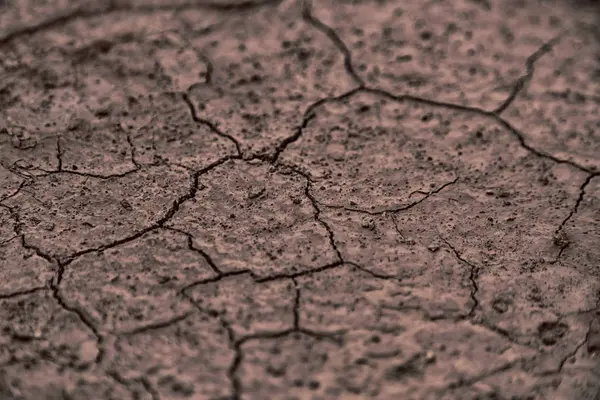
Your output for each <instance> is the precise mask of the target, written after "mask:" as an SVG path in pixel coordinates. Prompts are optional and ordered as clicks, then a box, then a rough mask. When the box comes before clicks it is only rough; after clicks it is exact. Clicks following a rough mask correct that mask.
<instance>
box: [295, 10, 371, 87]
mask: <svg viewBox="0 0 600 400" xmlns="http://www.w3.org/2000/svg"><path fill="white" fill-rule="evenodd" d="M302 18H304V20H305V21H307V22H308V23H309V24H311V25H312V26H313V27H314V28H316V29H318V30H319V31H321V32H323V34H325V35H326V36H327V37H328V38H329V39H330V40H331V41H332V42H333V43H334V44H335V45H336V47H337V48H338V49H339V51H340V52H341V53H342V54H343V55H344V68H346V72H347V73H348V75H350V76H351V77H352V79H353V80H354V82H355V83H356V84H357V85H358V86H360V87H362V86H365V83H364V81H363V80H362V78H361V77H360V76H359V75H358V74H357V73H356V71H354V66H353V65H352V53H350V50H349V49H348V46H346V44H345V43H344V42H343V41H342V39H340V37H339V35H338V34H337V33H336V32H335V30H334V29H332V28H331V27H329V26H327V25H325V24H324V23H323V22H321V21H320V20H319V19H318V18H317V17H316V16H315V15H314V14H313V11H312V0H302Z"/></svg>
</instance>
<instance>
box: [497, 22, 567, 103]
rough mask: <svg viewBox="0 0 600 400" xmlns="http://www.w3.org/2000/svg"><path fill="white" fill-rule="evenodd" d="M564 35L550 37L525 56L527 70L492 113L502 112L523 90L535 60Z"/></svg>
mask: <svg viewBox="0 0 600 400" xmlns="http://www.w3.org/2000/svg"><path fill="white" fill-rule="evenodd" d="M563 35H564V33H563V34H561V35H558V36H555V37H553V38H552V39H550V40H549V41H547V42H546V43H544V44H543V45H542V46H541V47H540V48H539V49H538V50H537V51H535V53H533V54H532V55H530V56H529V57H528V58H527V61H526V62H525V65H526V67H527V72H526V73H525V75H523V76H521V77H519V79H517V81H516V83H515V85H514V86H513V88H512V90H511V92H510V95H509V96H508V98H507V99H506V100H504V102H503V103H502V104H501V105H500V106H498V108H496V109H495V110H494V111H493V113H494V114H498V115H500V114H502V113H503V112H504V111H505V110H506V109H507V108H508V107H510V105H511V104H512V103H513V101H514V100H515V98H516V97H517V96H518V95H519V93H521V91H523V90H524V89H525V88H526V85H527V83H529V81H530V80H531V79H532V77H533V74H534V72H535V63H536V61H537V60H539V59H540V58H542V57H543V56H544V55H545V54H547V53H550V52H551V51H552V49H553V47H554V46H555V45H556V44H557V43H558V42H560V40H561V39H562V36H563Z"/></svg>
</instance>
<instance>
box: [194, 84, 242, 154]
mask: <svg viewBox="0 0 600 400" xmlns="http://www.w3.org/2000/svg"><path fill="white" fill-rule="evenodd" d="M183 100H184V101H185V104H187V106H188V108H189V109H190V113H191V115H192V119H193V120H194V121H195V122H197V123H198V124H202V125H205V126H207V127H208V128H209V129H210V130H211V131H212V132H214V133H215V134H216V135H218V136H221V137H223V138H225V139H227V140H229V141H230V142H232V143H233V145H234V146H235V149H236V152H237V156H238V157H241V156H242V151H241V150H240V149H241V147H240V144H239V142H238V141H237V139H236V138H234V137H233V136H231V135H228V134H226V133H224V132H221V131H220V130H219V129H218V128H217V127H216V126H215V124H213V123H212V122H210V121H208V120H206V119H203V118H200V117H199V116H198V114H196V109H195V108H194V104H193V103H192V101H191V100H190V98H189V96H188V95H187V93H184V94H183Z"/></svg>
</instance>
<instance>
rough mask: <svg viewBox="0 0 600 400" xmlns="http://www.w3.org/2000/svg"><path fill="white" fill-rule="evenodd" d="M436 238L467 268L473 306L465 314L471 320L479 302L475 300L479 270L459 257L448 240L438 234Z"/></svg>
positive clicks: (458, 253)
mask: <svg viewBox="0 0 600 400" xmlns="http://www.w3.org/2000/svg"><path fill="white" fill-rule="evenodd" d="M438 237H439V238H440V240H441V241H443V242H444V243H445V244H446V246H448V248H449V249H450V250H451V251H452V253H454V256H455V257H456V258H457V259H458V260H459V261H460V262H462V263H464V264H466V265H468V266H469V281H470V282H471V293H470V297H471V300H472V301H473V305H472V306H471V309H470V310H469V312H468V313H467V318H471V317H473V315H474V314H475V311H476V310H477V307H479V300H478V299H477V292H478V291H479V286H478V285H477V277H478V276H479V272H480V268H479V267H477V266H476V265H475V264H473V263H471V262H469V261H468V260H466V259H465V258H464V257H463V256H461V254H460V252H459V251H458V250H457V249H456V247H454V246H453V245H452V244H451V243H450V242H448V240H446V238H444V237H443V236H442V235H440V234H439V233H438Z"/></svg>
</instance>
